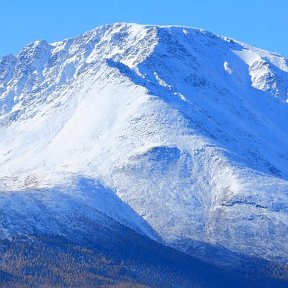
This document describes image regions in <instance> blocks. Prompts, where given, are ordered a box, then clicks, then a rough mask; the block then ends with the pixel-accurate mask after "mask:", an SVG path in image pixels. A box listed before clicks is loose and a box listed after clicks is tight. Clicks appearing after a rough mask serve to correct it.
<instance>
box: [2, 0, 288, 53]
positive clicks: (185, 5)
mask: <svg viewBox="0 0 288 288" xmlns="http://www.w3.org/2000/svg"><path fill="white" fill-rule="evenodd" d="M0 11H1V17H0V37H1V42H0V43H1V45H0V57H1V56H3V55H6V54H9V53H16V52H19V51H20V50H21V48H22V47H23V46H25V45H26V44H28V43H30V42H32V41H34V40H38V39H45V40H47V41H49V42H53V41H57V40H62V39H64V38H68V37H71V36H75V35H78V34H81V33H83V32H85V31H87V30H90V29H92V28H94V27H96V26H99V25H101V24H106V23H113V22H137V23H141V24H176V25H187V26H192V27H198V28H204V29H206V30H209V31H211V32H214V33H217V34H221V35H224V36H230V37H232V38H235V39H237V40H241V41H243V42H248V43H251V44H253V45H254V46H257V47H260V48H264V49H267V50H271V51H275V52H278V53H281V54H283V55H285V56H288V0H197V1H196V0H166V1H165V0H158V1H157V0H154V1H153V0H100V1H99V0H94V1H93V0H1V1H0Z"/></svg>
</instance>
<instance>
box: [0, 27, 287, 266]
mask: <svg viewBox="0 0 288 288" xmlns="http://www.w3.org/2000/svg"><path fill="white" fill-rule="evenodd" d="M7 57H8V58H7ZM7 57H4V58H2V60H1V64H0V111H1V113H0V131H1V136H0V140H1V141H0V153H1V155H2V156H1V160H0V165H1V168H2V171H1V172H0V178H1V184H0V188H1V189H0V190H1V191H2V192H1V194H2V195H3V197H10V196H9V195H10V194H9V193H12V192H13V194H14V192H15V191H22V192H23V193H26V192H25V191H28V192H29V191H31V189H36V191H37V189H38V190H41V191H42V190H43V191H45V189H47V187H48V190H49V189H50V188H51V189H52V190H53V189H54V188H55V187H56V188H57V187H59V185H60V186H61V185H64V187H65V185H66V186H67V187H70V186H69V185H70V183H71V179H72V178H73V177H74V176H75V175H77V176H79V175H80V177H83V179H95V180H97V181H98V180H99V181H100V183H102V184H101V185H103V187H106V188H107V189H109V190H111V191H113V192H112V193H115V195H116V198H117V197H118V198H119V199H120V200H121V201H122V202H123V203H125V204H126V205H128V206H129V209H131V210H132V211H134V212H135V214H136V215H135V217H134V216H133V217H132V216H131V219H132V220H131V221H132V222H131V223H130V224H129V225H132V227H133V225H134V224H135V223H136V222H137V221H138V220H136V219H138V217H139V216H140V218H142V220H143V223H142V224H140V226H137V225H138V224H137V225H136V226H134V228H135V227H138V228H137V229H139V228H140V230H141V229H142V231H146V232H144V234H145V235H146V236H148V237H152V238H153V237H156V238H158V239H161V241H163V242H164V243H165V244H166V245H170V246H172V247H174V248H176V249H180V250H181V251H185V252H187V251H190V249H191V247H193V246H194V243H195V242H197V243H198V242H203V243H208V244H212V245H220V246H223V247H225V248H226V249H228V250H231V251H233V252H237V253H238V252H239V253H242V254H244V255H248V256H256V257H260V258H264V259H269V260H276V261H281V262H282V261H284V262H287V259H288V248H287V247H286V243H285V241H283V240H284V239H285V235H287V232H288V226H287V225H286V224H285V223H288V221H287V220H288V215H287V213H288V208H287V207H288V200H287V195H288V183H287V179H288V172H287V168H286V167H287V165H288V156H287V155H288V150H287V147H288V145H287V144H288V137H287V135H288V128H287V125H285V121H287V115H288V108H287V98H288V94H287V93H288V65H287V59H286V58H284V57H282V56H280V55H276V54H271V53H269V52H267V51H264V50H261V49H256V48H254V47H252V46H250V45H247V44H243V43H241V42H238V41H236V40H233V39H230V38H227V37H220V36H216V35H214V34H212V33H210V32H207V31H203V30H201V29H193V28H188V27H171V26H169V27H167V26H159V27H157V26H149V25H148V26H143V25H135V24H121V23H120V24H119V23H116V24H114V25H104V26H101V27H98V28H96V29H93V30H91V31H89V32H87V33H84V34H83V35H81V36H78V37H74V38H71V39H66V40H64V41H59V42H55V43H51V44H48V43H47V42H46V41H36V42H34V43H32V44H30V45H28V46H26V47H25V48H24V50H23V51H22V52H20V53H19V54H18V55H17V56H7ZM93 187H94V186H93V185H92V186H91V187H89V189H91V190H92V191H93ZM71 191H72V192H71V193H70V194H69V197H73V191H74V190H73V189H72V190H71ZM83 191H84V190H83ZM85 191H86V190H85ZM85 191H84V192H85ZM22 192H20V193H22ZM74 192H75V191H74ZM47 193H49V192H47ZM95 193H96V195H97V193H98V192H95ZM11 195H12V194H11ZM83 197H84V199H85V197H86V196H83ZM107 197H108V196H107ZM116 198H115V199H116ZM85 201H90V200H89V199H88V198H87V199H86V200H85ZM113 203H114V202H113ZM44 205H46V204H45V203H44ZM81 205H82V204H81ZM113 205H116V204H113ZM74 206H75V205H74V204H73V205H72V207H71V208H69V207H68V208H69V209H73V207H74ZM83 207H85V203H84V204H83ZM3 209H5V208H3ZM8 209H9V208H8ZM19 209H20V210H21V209H22V208H21V207H20V208H19ZM32 210H33V209H32ZM8 211H9V210H8ZM83 211H84V210H83ZM24 212H25V211H24ZM56 212H57V211H56ZM85 213H86V212H85ZM85 213H84V214H85ZM104 213H107V216H109V214H110V213H111V211H110V210H109V209H107V210H105V211H104ZM123 213H124V212H123V211H122V210H121V211H120V212H119V213H118V214H117V215H114V217H116V218H118V217H119V218H120V219H121V215H122V216H123V215H124V216H125V213H124V214H123ZM20 214H21V213H20ZM23 215H24V214H23ZM9 217H13V216H9ZM9 217H8V218H7V220H6V221H3V223H4V225H3V224H2V226H3V227H2V233H1V234H2V235H6V234H5V233H8V234H9V229H11V227H10V226H9V225H7V223H8V222H9V221H12V222H13V221H14V220H13V219H12V220H11V219H10V220H9ZM125 217H126V216H125ZM122 220H123V219H122ZM142 220H141V221H142ZM133 221H136V222H133ZM5 223H6V224H5ZM137 223H138V222H137ZM145 223H146V224H145ZM126 224H127V222H126ZM5 225H6V226H5ZM31 225H32V224H31ZM33 225H36V224H35V223H33ZM146 225H147V226H146ZM149 226H150V227H151V228H152V230H154V232H153V233H155V234H154V236H151V235H153V233H150V232H148V230H149V228H147V227H149ZM9 227H10V228H9ZM129 227H131V226H129ZM145 227H146V228H147V229H146V228H145ZM259 227H261V229H259ZM16 230H17V227H16ZM5 231H6V232H5ZM7 231H8V232H7ZM149 233H150V234H149ZM156 238H155V239H156ZM263 238H265V239H268V238H269V240H267V242H266V241H263ZM182 240H183V242H186V244H185V247H183V245H182V244H181V245H180V246H178V244H177V243H179V242H181V241H182ZM184 240H185V241H184ZM159 241H160V240H159ZM187 243H188V244H187ZM200 250H201V249H200ZM189 253H190V252H189Z"/></svg>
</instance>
